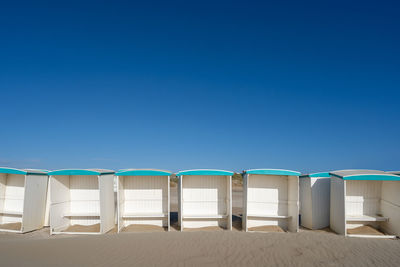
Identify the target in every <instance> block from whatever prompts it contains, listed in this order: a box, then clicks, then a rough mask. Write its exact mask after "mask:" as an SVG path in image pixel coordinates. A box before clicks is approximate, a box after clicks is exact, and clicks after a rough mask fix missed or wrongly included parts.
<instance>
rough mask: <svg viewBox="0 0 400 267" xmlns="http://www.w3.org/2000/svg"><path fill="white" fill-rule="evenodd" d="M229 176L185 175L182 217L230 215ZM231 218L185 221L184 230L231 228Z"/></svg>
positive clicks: (182, 190)
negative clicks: (211, 227) (213, 227)
mask: <svg viewBox="0 0 400 267" xmlns="http://www.w3.org/2000/svg"><path fill="white" fill-rule="evenodd" d="M227 177H229V176H219V175H215V176H214V175H204V176H202V175H185V176H184V177H181V181H182V185H181V186H182V189H181V192H182V196H181V197H182V202H181V209H182V213H181V216H183V218H184V217H185V216H196V215H202V216H206V217H207V216H210V215H230V214H229V213H230V210H229V207H230V205H231V204H230V200H229V196H230V194H229V193H228V190H230V188H228V185H229V182H227V179H228V178H227ZM228 218H229V216H227V217H224V219H198V220H195V219H193V220H192V219H183V228H185V227H187V228H197V227H207V226H220V227H224V228H229V219H228Z"/></svg>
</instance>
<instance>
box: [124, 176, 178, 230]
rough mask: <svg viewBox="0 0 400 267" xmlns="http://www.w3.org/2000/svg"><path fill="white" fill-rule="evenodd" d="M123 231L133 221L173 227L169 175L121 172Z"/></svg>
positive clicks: (137, 223) (140, 223)
mask: <svg viewBox="0 0 400 267" xmlns="http://www.w3.org/2000/svg"><path fill="white" fill-rule="evenodd" d="M118 180H119V181H120V183H119V185H120V188H119V190H118V199H119V201H120V203H119V213H120V214H119V227H118V229H119V231H121V230H122V229H123V228H124V227H127V226H129V225H132V224H136V225H144V224H148V225H155V226H160V227H166V228H167V229H169V228H170V221H169V205H170V196H169V194H170V192H169V176H119V177H118Z"/></svg>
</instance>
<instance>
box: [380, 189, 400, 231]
mask: <svg viewBox="0 0 400 267" xmlns="http://www.w3.org/2000/svg"><path fill="white" fill-rule="evenodd" d="M399 192H400V182H399V181H383V182H382V199H381V203H380V211H381V214H382V216H385V217H388V218H389V221H387V222H382V223H381V224H380V226H381V228H382V230H384V232H385V233H388V234H392V235H397V236H400V193H399Z"/></svg>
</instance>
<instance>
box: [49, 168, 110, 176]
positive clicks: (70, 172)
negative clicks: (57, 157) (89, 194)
mask: <svg viewBox="0 0 400 267" xmlns="http://www.w3.org/2000/svg"><path fill="white" fill-rule="evenodd" d="M114 173H115V172H114V171H112V170H97V169H66V170H56V171H51V172H49V175H103V174H114Z"/></svg>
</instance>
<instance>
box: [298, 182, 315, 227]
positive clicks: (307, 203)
mask: <svg viewBox="0 0 400 267" xmlns="http://www.w3.org/2000/svg"><path fill="white" fill-rule="evenodd" d="M311 179H312V178H308V177H305V178H300V179H299V191H300V215H301V226H304V227H306V228H308V229H312V227H313V220H312V216H313V212H312V211H313V210H312V208H313V204H314V203H312V193H311Z"/></svg>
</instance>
